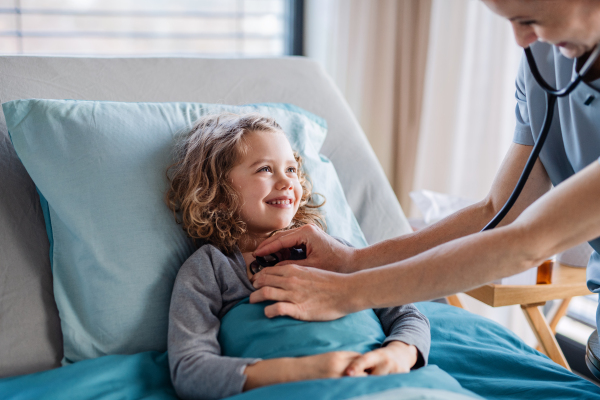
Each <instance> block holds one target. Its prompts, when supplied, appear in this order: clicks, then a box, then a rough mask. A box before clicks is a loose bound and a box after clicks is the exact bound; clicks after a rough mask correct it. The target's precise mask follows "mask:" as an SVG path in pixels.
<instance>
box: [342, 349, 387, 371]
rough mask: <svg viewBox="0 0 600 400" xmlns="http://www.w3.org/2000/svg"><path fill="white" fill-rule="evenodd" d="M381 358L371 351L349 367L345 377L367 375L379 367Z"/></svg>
mask: <svg viewBox="0 0 600 400" xmlns="http://www.w3.org/2000/svg"><path fill="white" fill-rule="evenodd" d="M378 359H379V357H378V355H377V353H376V352H373V351H370V352H368V353H365V354H363V355H362V356H360V357H358V358H356V359H355V360H354V361H352V362H351V363H350V365H348V367H347V368H346V371H345V375H349V376H359V374H362V373H367V372H366V371H367V370H370V369H371V368H374V367H375V366H376V365H377V361H378Z"/></svg>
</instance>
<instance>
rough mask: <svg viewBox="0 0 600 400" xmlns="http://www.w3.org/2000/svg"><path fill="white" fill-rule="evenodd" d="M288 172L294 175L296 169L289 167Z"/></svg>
mask: <svg viewBox="0 0 600 400" xmlns="http://www.w3.org/2000/svg"><path fill="white" fill-rule="evenodd" d="M288 172H292V173H294V174H295V173H296V168H295V167H289V168H288Z"/></svg>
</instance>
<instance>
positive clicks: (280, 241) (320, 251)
mask: <svg viewBox="0 0 600 400" xmlns="http://www.w3.org/2000/svg"><path fill="white" fill-rule="evenodd" d="M300 246H304V247H305V248H306V259H305V260H295V261H293V260H287V261H282V262H280V263H279V264H277V265H280V266H283V265H290V264H295V265H304V266H310V267H314V268H320V269H324V270H328V271H335V272H353V271H354V268H353V267H352V261H353V256H354V253H355V251H356V249H353V248H351V247H348V246H345V245H343V244H342V243H340V242H338V241H337V240H335V239H334V238H332V237H331V236H329V235H328V234H327V233H325V232H323V230H321V229H319V228H318V227H317V226H315V225H313V224H309V225H304V226H302V227H300V228H295V229H290V230H289V231H283V232H277V233H276V234H275V235H273V236H272V237H270V238H268V239H266V240H265V241H263V242H262V243H261V244H260V245H259V246H258V247H257V249H256V250H255V251H254V254H253V256H255V257H256V256H259V257H262V256H266V255H267V254H271V253H275V252H276V251H279V250H281V249H285V248H290V247H300Z"/></svg>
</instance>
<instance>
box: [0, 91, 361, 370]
mask: <svg viewBox="0 0 600 400" xmlns="http://www.w3.org/2000/svg"><path fill="white" fill-rule="evenodd" d="M2 107H3V110H4V115H5V117H6V122H7V127H8V131H9V135H10V137H11V140H12V142H13V145H14V147H15V150H16V152H17V154H18V156H19V158H20V159H21V161H22V162H23V165H24V166H25V168H26V169H27V171H28V172H29V175H30V176H31V178H32V179H33V181H34V182H35V184H36V186H37V189H38V191H39V194H40V201H41V203H42V207H43V209H44V217H45V220H46V228H47V232H48V237H49V239H50V243H51V247H50V260H51V265H52V273H53V280H54V296H55V300H56V304H57V306H58V310H59V315H60V318H61V327H62V332H63V339H64V359H63V363H69V362H75V361H79V360H84V359H88V358H93V357H98V356H101V355H107V354H131V353H137V352H142V351H148V350H158V351H164V350H166V347H167V324H168V310H169V302H170V298H171V291H172V288H173V283H174V279H175V276H176V275H177V271H178V270H179V267H180V266H181V265H182V264H183V262H184V261H185V260H186V259H187V258H188V257H189V256H190V255H191V254H192V253H193V252H194V250H195V248H194V246H193V244H192V241H191V240H190V239H189V238H188V237H187V236H186V234H185V232H184V231H183V230H182V228H181V226H179V225H177V224H176V223H175V220H174V218H173V215H172V213H171V212H170V210H169V209H168V208H167V206H166V205H165V203H164V200H163V199H164V193H165V191H166V189H167V186H168V182H167V179H166V169H167V166H168V165H170V164H171V162H172V149H173V144H174V139H175V138H176V136H177V135H178V134H181V133H182V132H185V131H186V130H188V129H189V128H190V127H191V126H192V124H193V123H194V121H196V120H197V119H198V118H199V117H201V116H203V115H206V114H212V113H219V112H225V111H226V112H234V113H247V112H257V113H260V114H264V115H268V116H270V117H273V118H275V120H276V121H277V122H278V123H279V124H280V125H281V126H282V128H283V130H284V131H285V133H286V135H287V137H288V139H289V140H290V143H291V145H292V148H294V150H296V151H298V152H299V153H300V154H301V156H302V157H303V158H304V160H305V164H304V165H305V169H306V172H307V173H308V174H309V176H310V177H311V179H312V181H313V184H314V190H315V191H316V192H319V193H322V194H323V195H324V196H325V197H326V198H327V203H326V204H325V206H324V208H323V210H324V213H325V219H326V222H327V225H328V227H329V229H328V230H329V233H330V234H332V235H335V236H339V237H342V238H344V239H346V240H348V241H349V242H350V243H352V244H353V245H355V246H357V247H362V246H365V245H366V241H365V239H364V236H363V235H362V233H361V231H360V228H359V226H358V223H357V222H356V219H355V218H354V216H353V214H352V211H351V209H350V207H349V206H348V204H347V202H346V199H345V196H344V193H343V190H342V187H341V184H340V182H339V180H338V178H337V175H336V173H335V169H334V167H333V165H332V164H331V162H330V161H329V160H327V159H326V158H325V157H323V156H322V155H320V154H319V150H320V148H321V146H322V144H323V141H324V140H325V136H326V124H325V121H324V120H322V119H321V118H319V117H317V116H314V115H312V114H309V113H307V112H305V111H303V110H301V109H299V108H297V107H294V106H291V105H285V104H257V105H248V106H227V105H218V104H212V105H211V104H199V103H118V102H103V101H77V100H39V99H30V100H15V101H11V102H7V103H5V104H3V105H2Z"/></svg>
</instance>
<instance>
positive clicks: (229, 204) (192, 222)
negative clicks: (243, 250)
mask: <svg viewBox="0 0 600 400" xmlns="http://www.w3.org/2000/svg"><path fill="white" fill-rule="evenodd" d="M250 132H279V133H281V134H284V133H283V130H282V129H281V126H279V124H278V123H277V122H275V120H274V119H273V118H269V117H266V116H263V115H260V114H256V113H251V114H242V115H238V114H233V113H220V114H214V115H206V116H204V117H202V118H200V119H199V120H198V121H196V123H195V124H194V126H193V127H192V129H191V130H190V131H189V132H187V133H186V134H184V135H182V137H181V139H179V140H178V141H177V143H176V145H175V152H174V153H175V154H174V159H175V160H174V163H173V164H171V165H170V166H169V167H168V168H167V179H168V180H169V188H168V190H167V193H166V195H165V201H166V203H167V206H168V207H169V209H170V210H171V211H172V212H173V215H174V217H175V220H176V222H177V223H178V224H181V225H182V228H183V230H184V231H185V232H186V233H187V235H188V236H189V237H191V238H192V239H193V240H194V243H195V244H196V245H197V246H198V245H201V244H203V243H204V242H209V243H211V244H213V245H214V246H216V247H217V248H219V250H221V251H222V252H224V253H226V254H231V253H232V252H233V251H234V250H235V248H236V246H237V243H238V241H239V240H240V239H241V238H242V236H243V235H244V234H245V233H246V232H247V226H246V223H245V222H244V221H242V219H241V217H240V211H241V206H242V204H243V199H242V198H241V197H240V195H239V194H238V193H237V191H236V190H235V188H234V187H233V185H232V183H231V180H230V179H229V173H230V171H231V170H232V168H233V167H235V166H236V165H237V164H238V163H239V162H240V160H241V158H242V157H243V156H244V155H245V154H246V153H247V151H248V144H247V142H246V135H247V134H248V133H250ZM294 158H295V159H296V162H298V169H297V171H298V180H299V181H300V184H301V186H302V198H301V199H300V206H299V207H298V211H297V212H296V215H295V216H294V218H293V219H292V222H291V223H290V225H289V226H288V227H287V228H285V229H284V230H287V229H292V228H297V227H300V226H302V225H307V224H315V225H317V226H318V227H320V228H321V229H323V230H325V229H326V224H325V220H324V218H323V216H322V215H321V213H320V212H319V210H318V208H319V207H321V206H322V205H323V204H325V201H323V202H322V203H320V204H316V203H315V201H314V195H313V193H312V184H311V182H310V181H309V179H308V177H307V175H306V174H305V173H304V172H303V170H302V158H301V157H300V155H299V154H298V153H296V152H294Z"/></svg>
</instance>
